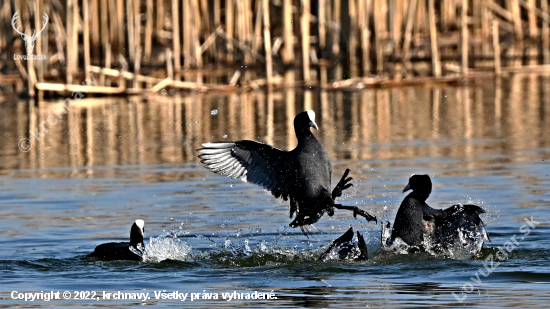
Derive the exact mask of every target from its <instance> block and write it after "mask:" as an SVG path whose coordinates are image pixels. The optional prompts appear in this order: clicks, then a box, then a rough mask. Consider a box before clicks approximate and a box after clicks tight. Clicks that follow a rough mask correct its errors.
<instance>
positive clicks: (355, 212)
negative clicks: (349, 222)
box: [334, 204, 378, 223]
mask: <svg viewBox="0 0 550 309" xmlns="http://www.w3.org/2000/svg"><path fill="white" fill-rule="evenodd" d="M334 207H335V208H336V209H347V210H351V211H353V217H354V218H356V219H357V215H360V216H361V217H365V219H367V221H375V222H376V223H378V220H377V219H376V217H375V216H373V215H370V214H369V213H367V212H366V211H363V210H361V209H359V207H357V206H344V205H341V204H334Z"/></svg>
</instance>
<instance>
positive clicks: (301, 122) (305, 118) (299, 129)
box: [294, 110, 319, 135]
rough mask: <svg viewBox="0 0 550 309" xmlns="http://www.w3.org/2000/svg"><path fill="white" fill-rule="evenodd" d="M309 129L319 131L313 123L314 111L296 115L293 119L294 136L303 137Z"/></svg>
mask: <svg viewBox="0 0 550 309" xmlns="http://www.w3.org/2000/svg"><path fill="white" fill-rule="evenodd" d="M310 127H312V128H315V129H316V130H319V127H318V126H317V124H316V123H315V112H314V111H312V110H308V111H305V112H301V113H299V114H298V115H296V117H295V118H294V130H295V131H296V135H303V134H305V133H307V132H311V131H310V130H309V128H310Z"/></svg>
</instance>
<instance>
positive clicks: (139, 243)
mask: <svg viewBox="0 0 550 309" xmlns="http://www.w3.org/2000/svg"><path fill="white" fill-rule="evenodd" d="M144 231H145V222H143V220H139V219H138V220H136V221H135V222H134V224H132V229H131V230H130V242H129V243H127V242H110V243H106V244H101V245H99V246H97V247H96V248H95V250H94V252H92V253H90V254H89V255H88V256H89V257H92V256H95V257H98V258H100V259H103V260H106V261H114V260H132V261H141V256H140V255H138V254H136V253H134V252H132V251H131V250H130V247H132V248H134V249H135V250H137V251H140V248H143V233H144Z"/></svg>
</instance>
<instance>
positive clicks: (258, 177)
mask: <svg viewBox="0 0 550 309" xmlns="http://www.w3.org/2000/svg"><path fill="white" fill-rule="evenodd" d="M310 127H314V128H316V129H318V127H317V124H316V123H315V113H314V112H313V111H305V112H302V113H300V114H298V115H297V116H296V117H295V118H294V130H295V132H296V137H297V139H298V146H296V148H295V149H294V150H292V151H284V150H281V149H277V148H275V147H273V146H271V145H267V144H262V143H258V142H255V141H246V140H243V141H236V142H230V143H205V144H203V146H204V148H202V149H198V150H197V151H198V152H199V153H201V155H200V156H199V157H200V158H201V159H202V161H201V162H202V163H204V164H205V165H206V168H208V169H209V170H210V171H212V172H215V173H218V174H221V175H226V176H229V177H233V178H241V179H242V180H243V181H248V182H251V183H254V184H257V185H260V186H262V187H263V188H265V189H267V190H269V191H271V193H272V194H273V195H274V196H275V197H282V198H283V199H284V200H285V201H286V200H288V199H290V217H291V218H292V217H293V215H294V214H295V213H296V217H295V219H294V221H292V222H291V223H290V226H291V227H300V228H301V229H302V232H304V229H303V226H304V225H308V224H313V223H315V222H317V221H318V220H319V219H320V218H321V217H322V216H323V214H324V213H325V212H327V213H328V214H329V215H330V216H332V215H333V214H334V208H337V209H348V210H351V211H353V212H354V216H356V215H361V216H363V217H365V218H367V220H368V221H371V220H376V217H374V216H371V215H369V214H368V213H366V212H364V211H362V210H360V209H359V208H357V207H355V206H343V205H340V204H336V203H335V201H334V199H335V198H336V197H337V196H340V195H341V194H342V190H344V189H346V188H347V187H349V186H350V185H351V184H347V182H348V181H349V180H351V178H347V179H346V176H347V173H348V172H349V171H346V173H345V174H344V176H343V177H342V180H341V181H340V183H339V185H338V186H337V187H336V188H335V190H334V191H333V192H332V194H331V192H330V181H331V173H332V166H331V163H330V159H329V157H328V155H327V153H326V152H325V150H324V149H323V147H322V146H321V144H320V143H319V141H318V140H317V138H315V136H314V135H313V134H312V133H311V131H310ZM304 233H305V232H304Z"/></svg>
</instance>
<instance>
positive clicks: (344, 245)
mask: <svg viewBox="0 0 550 309" xmlns="http://www.w3.org/2000/svg"><path fill="white" fill-rule="evenodd" d="M333 249H334V250H336V253H337V254H338V257H339V258H340V259H341V260H346V259H348V260H349V259H352V260H355V261H366V260H368V259H369V251H368V250H367V243H366V242H365V238H363V235H361V233H359V231H357V243H355V242H354V241H353V227H350V228H349V230H347V231H346V232H345V233H344V234H343V235H342V236H340V237H338V238H336V239H335V240H334V241H333V242H332V243H331V244H330V246H328V248H327V250H326V251H325V252H324V253H323V254H321V256H319V260H320V261H323V260H325V259H326V258H327V257H328V256H329V254H330V253H331V251H332V250H333Z"/></svg>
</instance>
